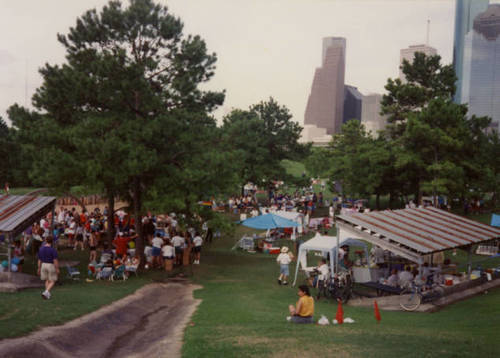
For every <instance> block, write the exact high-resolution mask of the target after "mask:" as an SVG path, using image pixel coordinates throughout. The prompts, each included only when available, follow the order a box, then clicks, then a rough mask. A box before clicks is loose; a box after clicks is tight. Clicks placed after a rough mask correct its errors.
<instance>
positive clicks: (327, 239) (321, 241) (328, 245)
mask: <svg viewBox="0 0 500 358" xmlns="http://www.w3.org/2000/svg"><path fill="white" fill-rule="evenodd" d="M340 242H341V243H342V241H340ZM335 247H337V237H336V236H322V235H320V234H319V233H316V236H314V237H313V238H312V239H310V240H308V241H306V242H305V243H303V244H302V245H300V249H301V250H307V251H313V250H317V251H323V252H330V251H332V249H334V248H335Z"/></svg>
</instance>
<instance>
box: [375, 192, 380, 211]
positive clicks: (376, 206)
mask: <svg viewBox="0 0 500 358" xmlns="http://www.w3.org/2000/svg"><path fill="white" fill-rule="evenodd" d="M375 208H376V209H377V210H380V194H378V193H377V196H376V198H375Z"/></svg>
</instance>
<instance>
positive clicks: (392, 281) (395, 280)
mask: <svg viewBox="0 0 500 358" xmlns="http://www.w3.org/2000/svg"><path fill="white" fill-rule="evenodd" d="M386 284H387V285H389V286H392V287H398V286H399V277H398V270H396V269H393V270H392V274H391V275H390V276H389V278H388V279H387V281H386Z"/></svg>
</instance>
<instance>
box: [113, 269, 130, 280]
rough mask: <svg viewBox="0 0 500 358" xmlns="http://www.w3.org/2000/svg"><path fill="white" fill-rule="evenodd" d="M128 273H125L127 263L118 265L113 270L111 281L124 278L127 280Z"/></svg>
mask: <svg viewBox="0 0 500 358" xmlns="http://www.w3.org/2000/svg"><path fill="white" fill-rule="evenodd" d="M127 278H128V277H127V275H126V274H125V265H121V266H118V268H117V269H116V270H115V272H113V274H112V275H111V277H110V280H111V281H114V280H123V281H125V280H126V279H127Z"/></svg>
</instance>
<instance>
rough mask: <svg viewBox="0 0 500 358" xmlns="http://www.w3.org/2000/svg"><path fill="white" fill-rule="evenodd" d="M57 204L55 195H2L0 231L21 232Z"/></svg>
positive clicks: (7, 232) (14, 234) (13, 233)
mask: <svg viewBox="0 0 500 358" xmlns="http://www.w3.org/2000/svg"><path fill="white" fill-rule="evenodd" d="M55 205H56V198H55V197H53V196H31V195H0V233H3V234H8V235H11V236H16V235H18V234H20V233H21V232H23V231H24V230H25V229H27V228H28V227H29V226H30V225H32V224H33V223H34V222H35V221H37V220H39V219H40V218H41V217H43V216H45V215H46V214H48V213H49V212H51V211H52V210H53V209H54V208H55Z"/></svg>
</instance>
